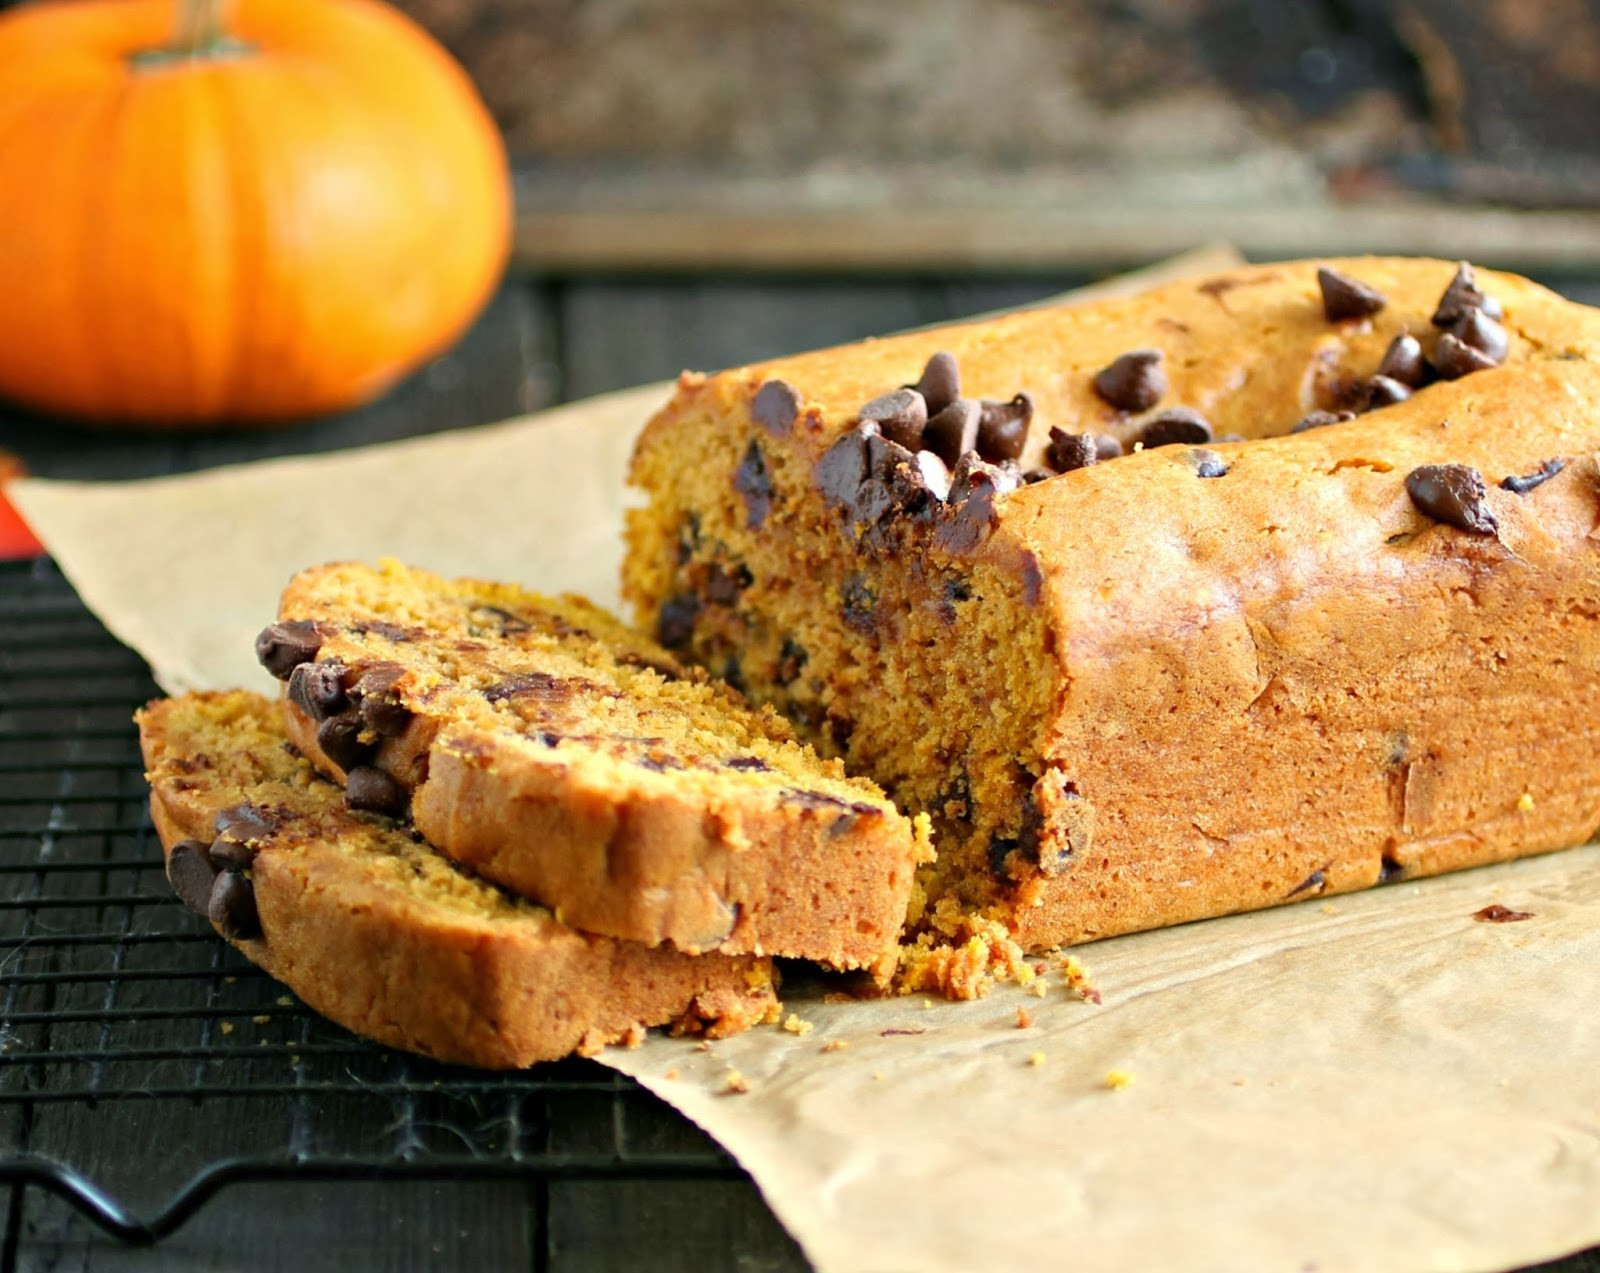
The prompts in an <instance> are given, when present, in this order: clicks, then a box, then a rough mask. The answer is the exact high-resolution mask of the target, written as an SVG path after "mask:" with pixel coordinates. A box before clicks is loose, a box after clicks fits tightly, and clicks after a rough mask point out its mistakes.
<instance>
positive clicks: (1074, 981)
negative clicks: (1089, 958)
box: [1059, 955, 1100, 1003]
mask: <svg viewBox="0 0 1600 1273" xmlns="http://www.w3.org/2000/svg"><path fill="white" fill-rule="evenodd" d="M1059 966H1060V968H1061V975H1062V976H1063V977H1065V978H1066V979H1067V988H1068V989H1069V990H1071V991H1072V992H1073V993H1074V994H1076V995H1077V996H1078V998H1080V999H1082V1000H1084V1001H1085V1002H1086V1003H1099V1002H1100V991H1099V989H1098V988H1097V987H1096V986H1095V984H1094V983H1093V982H1092V981H1090V980H1089V974H1088V973H1087V972H1085V971H1084V967H1083V965H1082V964H1080V963H1079V962H1078V961H1077V960H1076V959H1074V958H1073V957H1072V956H1071V955H1067V956H1064V957H1063V958H1062V960H1061V963H1060V965H1059Z"/></svg>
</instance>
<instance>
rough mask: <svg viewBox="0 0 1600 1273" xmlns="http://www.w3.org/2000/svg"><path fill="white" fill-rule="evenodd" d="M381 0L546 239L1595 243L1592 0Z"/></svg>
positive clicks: (1279, 246)
mask: <svg viewBox="0 0 1600 1273" xmlns="http://www.w3.org/2000/svg"><path fill="white" fill-rule="evenodd" d="M402 3H403V4H404V5H405V7H407V8H409V9H410V10H411V11H412V12H413V13H414V14H415V15H416V16H417V17H419V18H420V19H421V20H422V21H423V22H424V23H425V24H427V25H428V26H429V27H430V28H431V29H432V30H434V31H435V32H436V33H437V34H438V35H439V36H440V37H441V39H443V40H444V42H445V43H446V44H447V45H448V46H449V47H450V48H451V49H452V50H453V51H454V52H455V53H456V54H457V55H458V56H459V57H460V58H461V59H462V61H463V62H464V64H465V65H466V66H467V67H468V69H469V70H470V71H471V72H472V73H473V75H474V76H475V77H476V79H477V81H478V83H479V85H480V87H481V88H482V90H483V92H484V94H485V97H486V98H487V100H488V102H489V103H490V106H491V108H492V109H493V110H494V112H495V115H496V117H497V118H498V119H499V121H500V122H501V124H502V127H503V128H504V130H505V133H506V137H507V140H508V143H509V145H510V148H511V151H512V154H513V156H514V158H515V160H516V163H517V167H518V171H519V186H518V208H519V234H518V241H517V245H518V254H519V257H520V259H521V260H523V261H524V262H526V263H528V264H531V265H534V266H536V267H539V268H546V269H592V268H609V269H615V268H623V269H627V268H638V267H646V268H648V267H652V266H655V267H659V266H667V267H676V268H684V269H702V268H707V267H735V268H743V267H749V266H755V267H757V268H761V267H768V268H771V267H777V268H792V269H808V268H823V269H826V268H838V267H856V266H860V265H863V264H865V265H868V266H875V267H877V268H896V269H908V270H915V269H929V268H932V269H940V268H945V269H949V268H974V267H981V268H999V269H1030V268H1031V269H1037V268H1049V267H1061V266H1077V267H1083V266H1093V265H1095V264H1104V263H1107V262H1118V261H1126V260H1134V259H1141V258H1147V257H1149V256H1151V255H1157V254H1161V253H1167V252H1171V251H1174V250H1177V249H1179V248H1181V247H1183V246H1185V245H1187V244H1188V243H1192V242H1195V241H1196V240H1198V239H1203V238H1214V237H1226V238H1229V239H1231V240H1232V241H1234V242H1236V243H1238V244H1239V245H1240V246H1241V247H1243V248H1244V249H1245V250H1246V251H1247V252H1250V253H1252V254H1255V255H1299V254H1312V253H1325V254H1331V253H1334V252H1351V251H1364V250H1372V251H1384V252H1421V251H1427V250H1428V247H1427V245H1428V244H1430V243H1440V242H1454V243H1458V244H1460V245H1461V246H1460V248H1459V251H1460V252H1461V253H1462V254H1475V255H1479V256H1486V257H1496V258H1498V259H1501V260H1505V261H1508V262H1509V261H1515V262H1517V263H1521V264H1539V265H1545V266H1549V265H1552V264H1555V263H1559V262H1562V261H1574V260H1582V261H1592V260H1600V215H1596V214H1595V212H1594V210H1595V209H1600V131H1597V130H1596V128H1595V126H1594V125H1595V122H1596V120H1597V119H1600V0H1079V2H1077V3H1073V4H1058V3H1053V2H1052V0H939V2H938V3H936V4H925V5H894V6H891V5H865V6H864V5H859V4H852V3H850V0H680V2H679V3H675V4H672V5H659V4H652V3H649V0H612V3H608V4H605V5H595V4H585V3H581V2H580V0H402ZM1528 209H1545V210H1551V209H1564V210H1566V215H1564V216H1563V217H1561V218H1558V219H1552V218H1543V219H1534V220H1524V218H1523V217H1522V216H1521V215H1519V214H1520V213H1521V212H1522V211H1525V210H1528Z"/></svg>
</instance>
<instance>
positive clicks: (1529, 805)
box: [1517, 791, 1533, 813]
mask: <svg viewBox="0 0 1600 1273" xmlns="http://www.w3.org/2000/svg"><path fill="white" fill-rule="evenodd" d="M1532 810H1533V792H1531V791H1524V792H1523V793H1522V794H1521V795H1520V796H1518V797H1517V812H1518V813H1530V812H1532Z"/></svg>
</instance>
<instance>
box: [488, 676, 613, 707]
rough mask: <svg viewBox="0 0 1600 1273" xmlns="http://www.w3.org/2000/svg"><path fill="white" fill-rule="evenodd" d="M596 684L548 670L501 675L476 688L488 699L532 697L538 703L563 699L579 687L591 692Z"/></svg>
mask: <svg viewBox="0 0 1600 1273" xmlns="http://www.w3.org/2000/svg"><path fill="white" fill-rule="evenodd" d="M599 689H600V686H598V685H597V684H595V683H594V682H593V681H588V680H582V679H579V678H572V677H563V676H553V675H551V674H550V673H549V672H517V673H515V674H513V675H511V676H507V677H503V678H502V679H501V680H499V681H496V682H495V683H494V684H493V685H486V686H484V687H483V688H481V689H480V690H479V691H478V692H479V693H480V694H482V695H483V696H484V698H486V699H487V700H488V701H489V702H491V703H509V702H510V701H511V700H512V699H518V698H521V699H533V700H535V701H537V702H540V703H564V702H566V701H567V700H568V699H570V698H572V697H573V695H574V694H576V693H577V692H578V691H579V690H586V691H589V692H591V693H593V692H595V691H598V690H599Z"/></svg>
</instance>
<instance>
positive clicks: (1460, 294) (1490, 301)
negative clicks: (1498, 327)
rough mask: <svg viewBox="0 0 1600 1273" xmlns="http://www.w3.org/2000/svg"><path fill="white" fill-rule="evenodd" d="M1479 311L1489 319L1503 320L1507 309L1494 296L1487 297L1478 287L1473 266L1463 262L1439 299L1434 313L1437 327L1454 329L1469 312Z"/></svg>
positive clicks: (1434, 323) (1434, 321)
mask: <svg viewBox="0 0 1600 1273" xmlns="http://www.w3.org/2000/svg"><path fill="white" fill-rule="evenodd" d="M1474 309H1475V310H1479V311H1481V312H1482V313H1483V314H1484V315H1486V316H1487V317H1489V318H1503V317H1504V316H1505V309H1504V308H1503V307H1502V306H1501V304H1500V302H1499V301H1497V300H1495V298H1494V297H1492V296H1485V295H1484V293H1483V292H1482V291H1481V290H1480V289H1479V287H1478V276H1477V274H1476V273H1474V271H1473V269H1472V266H1470V265H1468V264H1467V262H1465V261H1462V262H1461V263H1460V265H1458V266H1457V267H1456V274H1455V277H1454V278H1452V279H1451V280H1450V285H1449V286H1448V287H1446V288H1445V289H1444V295H1443V296H1441V297H1440V298H1439V308H1438V309H1436V310H1434V311H1433V325H1434V326H1435V327H1454V326H1455V325H1456V324H1457V323H1459V322H1460V321H1461V320H1462V318H1463V317H1465V315H1466V314H1467V312H1468V311H1469V310H1474Z"/></svg>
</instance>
